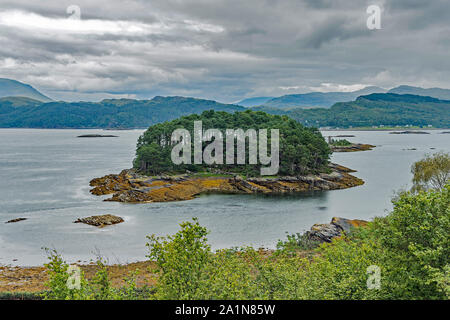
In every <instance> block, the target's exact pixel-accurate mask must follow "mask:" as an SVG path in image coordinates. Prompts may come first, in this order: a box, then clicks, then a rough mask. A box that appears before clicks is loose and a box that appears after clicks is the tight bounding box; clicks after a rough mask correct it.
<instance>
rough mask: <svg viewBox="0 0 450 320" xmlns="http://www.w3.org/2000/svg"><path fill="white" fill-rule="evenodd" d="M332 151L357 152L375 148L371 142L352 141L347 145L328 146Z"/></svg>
mask: <svg viewBox="0 0 450 320" xmlns="http://www.w3.org/2000/svg"><path fill="white" fill-rule="evenodd" d="M330 148H331V150H332V151H333V152H357V151H370V150H372V149H373V148H375V146H374V145H371V144H363V143H352V144H350V145H348V146H333V145H331V146H330Z"/></svg>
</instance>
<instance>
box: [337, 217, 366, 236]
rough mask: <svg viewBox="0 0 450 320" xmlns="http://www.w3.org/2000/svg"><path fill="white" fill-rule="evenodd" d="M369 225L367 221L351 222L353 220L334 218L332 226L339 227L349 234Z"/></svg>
mask: <svg viewBox="0 0 450 320" xmlns="http://www.w3.org/2000/svg"><path fill="white" fill-rule="evenodd" d="M367 223H368V222H367V221H365V220H358V219H353V220H351V219H345V218H339V217H334V218H333V219H332V220H331V224H333V225H335V226H337V227H339V228H340V229H342V230H343V231H345V232H346V233H349V232H350V231H351V230H352V228H359V227H364V226H366V225H367Z"/></svg>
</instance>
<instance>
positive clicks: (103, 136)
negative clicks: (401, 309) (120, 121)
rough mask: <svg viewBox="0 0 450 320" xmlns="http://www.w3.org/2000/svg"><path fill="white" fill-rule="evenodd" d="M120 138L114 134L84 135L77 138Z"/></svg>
mask: <svg viewBox="0 0 450 320" xmlns="http://www.w3.org/2000/svg"><path fill="white" fill-rule="evenodd" d="M117 137H118V136H115V135H112V134H82V135H81V136H78V137H77V138H117Z"/></svg>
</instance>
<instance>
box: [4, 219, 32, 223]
mask: <svg viewBox="0 0 450 320" xmlns="http://www.w3.org/2000/svg"><path fill="white" fill-rule="evenodd" d="M24 220H27V218H17V219H12V220H9V221H6V222H5V223H14V222H19V221H24Z"/></svg>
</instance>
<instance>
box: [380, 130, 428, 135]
mask: <svg viewBox="0 0 450 320" xmlns="http://www.w3.org/2000/svg"><path fill="white" fill-rule="evenodd" d="M389 134H430V133H429V132H426V131H415V130H407V131H393V132H389Z"/></svg>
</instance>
